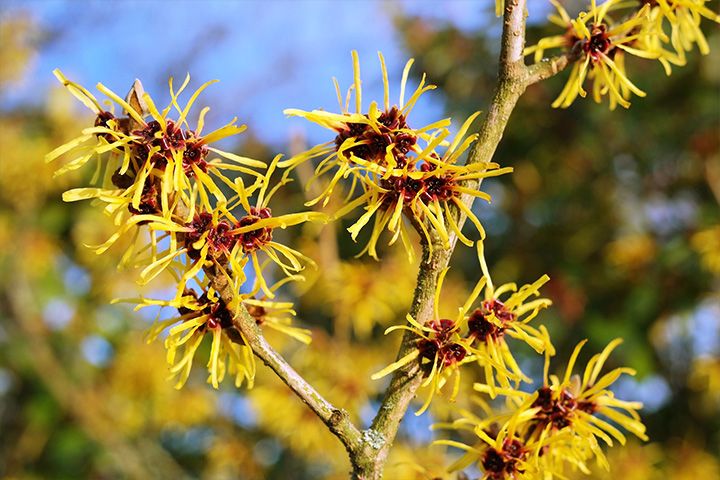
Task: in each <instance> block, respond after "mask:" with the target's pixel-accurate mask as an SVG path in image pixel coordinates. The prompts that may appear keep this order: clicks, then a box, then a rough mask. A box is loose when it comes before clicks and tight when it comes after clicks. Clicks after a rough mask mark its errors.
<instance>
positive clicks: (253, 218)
mask: <svg viewBox="0 0 720 480" xmlns="http://www.w3.org/2000/svg"><path fill="white" fill-rule="evenodd" d="M279 160H280V156H279V155H278V156H277V157H275V159H273V161H272V163H271V164H270V166H269V167H268V170H267V172H266V174H265V175H264V176H262V177H261V178H260V180H259V182H258V183H255V184H254V185H252V186H251V187H250V188H247V189H246V188H245V186H244V185H243V182H242V179H240V178H238V179H236V180H235V184H234V185H235V187H236V191H237V192H238V195H236V196H235V197H233V199H231V200H232V203H231V205H230V206H229V208H230V209H233V208H235V207H238V206H239V207H242V208H243V209H244V210H245V215H243V216H241V217H239V218H233V223H234V228H233V229H232V230H230V231H229V232H228V233H229V234H230V235H233V236H234V238H235V241H236V242H237V243H236V245H238V246H239V248H241V249H242V252H243V253H244V254H245V255H246V256H248V257H249V258H250V261H251V263H252V266H253V269H254V271H255V276H256V278H257V280H258V282H259V289H260V291H262V292H263V294H264V295H267V297H268V298H273V297H274V296H275V294H274V293H273V291H272V289H271V288H269V287H268V285H267V282H266V281H265V278H264V276H263V267H262V265H261V262H260V259H259V253H260V252H262V253H263V254H265V255H266V256H267V257H268V258H269V259H270V260H271V261H272V262H273V263H275V264H276V265H277V266H278V267H280V269H281V270H282V271H283V273H284V274H285V275H287V276H292V275H294V274H295V273H297V272H299V271H301V270H302V269H303V268H304V265H303V264H309V265H313V266H314V265H315V263H314V262H313V261H312V260H311V259H310V258H308V257H306V256H305V255H303V254H302V253H300V252H299V251H297V250H295V249H293V248H290V247H288V246H285V245H283V244H281V243H278V242H275V241H273V230H274V229H276V228H282V229H285V228H287V227H289V226H292V225H297V224H300V223H303V222H307V221H312V222H322V223H325V222H327V215H325V214H324V213H319V212H312V211H307V212H299V213H289V214H286V215H280V216H273V214H272V210H271V209H270V207H269V206H268V205H269V203H270V200H271V199H272V197H273V195H274V194H275V193H276V192H277V191H278V189H279V188H280V187H282V186H283V185H284V184H286V183H287V182H289V181H290V180H289V179H288V176H287V174H288V173H289V172H288V171H286V172H285V174H284V175H283V177H282V179H281V180H280V181H279V182H278V183H277V184H275V185H274V186H273V187H272V188H270V185H271V176H272V174H273V172H274V171H275V168H276V167H277V165H278V162H279ZM253 196H255V202H254V205H251V204H250V201H249V199H250V198H251V197H253Z"/></svg>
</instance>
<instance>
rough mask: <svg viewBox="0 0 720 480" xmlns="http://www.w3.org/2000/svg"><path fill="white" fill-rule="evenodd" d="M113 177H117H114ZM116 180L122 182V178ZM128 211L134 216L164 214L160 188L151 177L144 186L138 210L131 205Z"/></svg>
mask: <svg viewBox="0 0 720 480" xmlns="http://www.w3.org/2000/svg"><path fill="white" fill-rule="evenodd" d="M113 177H115V176H114V175H113ZM116 180H118V181H121V180H120V177H118V178H117V179H116ZM125 180H126V179H123V180H122V181H125ZM128 211H130V213H132V214H133V215H154V214H159V213H161V212H162V209H161V199H160V187H159V185H157V184H156V182H155V181H154V180H153V179H151V178H149V177H148V178H147V179H145V184H144V185H143V190H142V195H141V196H140V203H139V204H138V208H135V207H134V206H133V205H132V203H131V204H130V205H128ZM144 223H146V222H141V223H139V224H138V225H143V224H144Z"/></svg>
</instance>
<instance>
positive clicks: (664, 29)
mask: <svg viewBox="0 0 720 480" xmlns="http://www.w3.org/2000/svg"><path fill="white" fill-rule="evenodd" d="M551 2H552V3H553V5H554V6H555V7H556V9H557V12H558V13H557V15H552V16H550V21H551V22H552V23H554V24H556V25H557V26H559V27H561V28H563V29H564V30H565V32H564V33H563V34H562V35H555V36H551V37H547V38H543V39H541V40H540V41H539V42H538V43H537V44H536V45H533V46H531V47H528V48H526V49H525V53H526V54H533V53H534V55H535V61H536V62H538V61H540V60H541V59H542V57H543V55H544V53H545V51H546V50H549V49H555V48H564V49H565V50H566V52H568V53H569V55H570V56H571V57H573V58H575V59H576V62H575V64H574V65H573V67H572V70H571V72H570V77H569V79H568V81H567V83H566V85H565V88H564V89H563V90H562V92H561V93H560V95H559V96H558V98H557V99H556V100H555V101H554V102H553V104H552V105H553V107H562V108H567V107H569V106H570V105H571V104H572V103H573V102H574V101H575V99H576V98H577V97H578V96H581V97H585V96H586V95H587V92H586V91H585V89H584V88H583V85H584V83H585V80H586V79H590V80H592V96H593V99H594V100H595V101H596V102H600V101H601V100H602V98H603V97H605V96H607V97H608V100H609V105H610V109H614V108H615V107H616V106H617V105H621V106H622V107H625V108H627V107H629V106H630V96H631V94H635V95H637V96H640V97H644V96H645V92H643V91H642V90H641V89H640V88H638V87H637V86H636V85H635V84H634V83H633V82H632V81H631V80H630V79H629V78H628V76H627V72H626V70H625V57H626V55H630V56H635V57H640V58H646V59H653V60H658V61H659V62H660V63H661V64H662V65H663V67H664V69H665V72H666V73H667V74H668V75H670V73H671V65H677V66H683V65H685V64H686V62H687V60H686V55H685V54H686V52H688V51H690V50H692V49H693V45H695V44H697V45H698V48H699V50H700V52H701V53H702V54H703V55H705V54H707V53H708V52H709V48H708V45H707V41H706V40H705V37H704V35H703V33H702V31H701V30H700V23H701V20H702V18H707V19H709V20H711V21H714V22H720V15H718V14H716V13H714V12H712V11H711V10H710V9H709V8H707V7H706V6H705V4H706V3H707V0H638V1H630V2H628V1H626V0H606V1H605V2H603V3H602V4H601V5H597V1H596V0H592V1H591V5H590V9H589V11H587V12H581V13H580V14H579V15H578V16H577V18H572V17H571V16H570V15H569V14H568V12H567V11H566V10H565V9H564V8H563V7H562V5H560V3H559V2H558V1H557V0H551ZM668 30H669V33H668ZM668 47H669V48H668Z"/></svg>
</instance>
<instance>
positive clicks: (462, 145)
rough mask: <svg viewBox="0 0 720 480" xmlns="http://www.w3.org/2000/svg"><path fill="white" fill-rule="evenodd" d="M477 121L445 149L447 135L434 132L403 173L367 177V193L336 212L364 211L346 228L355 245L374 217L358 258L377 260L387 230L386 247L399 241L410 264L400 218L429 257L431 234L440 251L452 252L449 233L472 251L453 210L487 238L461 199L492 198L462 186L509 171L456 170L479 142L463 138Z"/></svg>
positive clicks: (494, 167) (493, 166) (480, 166)
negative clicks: (465, 196) (366, 256)
mask: <svg viewBox="0 0 720 480" xmlns="http://www.w3.org/2000/svg"><path fill="white" fill-rule="evenodd" d="M478 115H479V112H477V113H475V114H473V115H471V116H470V117H469V118H468V119H467V120H466V121H465V123H463V125H462V126H461V127H460V130H459V131H458V133H457V135H456V136H455V138H454V139H453V140H452V142H450V143H449V144H448V143H447V142H446V140H445V139H446V138H447V137H448V135H449V132H448V131H447V130H439V131H437V132H434V133H433V135H432V137H431V138H432V141H431V142H430V143H429V144H428V146H427V147H426V148H425V149H424V150H423V151H421V152H419V153H418V154H417V155H416V156H414V157H412V158H413V161H412V162H409V163H407V164H406V165H405V167H404V168H402V169H394V170H392V171H390V172H389V174H390V176H389V177H382V178H379V179H378V178H376V177H374V176H373V177H371V180H372V182H370V181H368V182H366V186H367V187H366V188H367V190H366V192H365V193H364V194H363V195H361V196H359V197H358V198H356V199H355V200H353V201H352V202H349V203H348V204H347V205H345V206H344V207H342V208H341V209H340V210H339V211H338V212H336V214H335V215H336V217H340V216H343V215H345V214H347V213H349V212H350V211H352V210H354V209H355V208H357V207H359V206H360V205H365V213H364V214H363V215H362V216H361V217H360V218H359V219H358V220H357V221H356V222H355V223H354V224H353V225H352V226H350V227H349V228H348V231H349V232H350V233H351V236H352V239H353V240H355V239H356V238H357V236H358V234H359V233H360V231H361V230H362V229H363V228H364V227H365V225H367V224H368V223H369V221H370V220H371V219H372V218H373V217H374V224H373V226H372V233H371V234H370V239H369V240H368V244H367V245H366V247H365V249H364V250H363V251H362V252H360V255H362V254H364V253H366V252H367V253H368V254H369V255H370V256H371V257H373V258H375V259H377V258H378V257H377V250H376V247H377V242H378V239H379V237H380V235H381V234H382V232H383V231H384V230H385V229H386V228H387V230H388V231H389V232H390V233H391V234H392V237H391V239H390V242H389V245H392V244H393V243H395V242H396V241H397V239H398V238H400V239H401V240H402V242H403V246H404V247H405V250H406V251H407V252H408V258H409V260H410V261H411V262H412V260H413V258H414V249H413V247H412V244H411V242H410V240H409V233H408V231H407V226H406V224H405V222H404V221H403V214H405V216H406V217H408V218H409V220H410V222H411V223H412V225H413V226H414V227H415V228H416V229H417V230H418V231H420V232H422V235H423V237H424V240H425V242H426V244H427V245H428V246H429V248H430V250H431V251H432V249H433V248H434V247H433V243H434V242H433V238H432V235H431V233H430V232H431V230H432V231H434V232H436V233H437V235H438V236H439V238H440V241H441V243H442V248H449V246H450V233H449V231H448V228H449V229H450V231H452V232H454V233H455V234H456V235H457V236H458V238H459V239H460V241H461V242H463V243H464V244H466V245H468V246H472V245H473V242H472V241H471V240H470V239H468V238H467V237H466V236H465V235H464V234H463V233H462V232H461V230H460V226H459V225H458V223H457V222H456V221H455V217H454V215H453V213H452V211H451V208H458V209H460V210H461V211H462V212H464V213H465V214H466V215H467V217H468V218H469V219H470V221H471V222H472V223H473V224H474V225H475V226H476V228H477V229H478V231H479V233H480V237H481V238H484V237H485V230H484V228H483V226H482V225H481V223H480V220H479V219H478V218H477V217H476V216H475V214H474V213H473V212H472V211H471V210H470V209H469V208H468V207H467V206H466V205H465V204H464V203H463V202H462V199H461V195H463V194H469V195H472V196H474V197H477V198H482V199H484V200H486V201H488V202H489V201H490V195H488V194H487V193H485V192H482V191H480V190H478V189H474V188H468V187H467V186H465V185H466V183H467V182H468V181H475V180H479V179H482V178H486V177H493V176H498V175H502V174H504V173H508V172H511V171H512V168H510V167H506V168H499V165H498V164H497V163H491V162H487V163H483V162H478V163H475V164H472V165H470V166H465V165H457V161H458V159H459V158H460V156H461V155H462V154H463V153H465V151H466V150H467V149H468V148H469V147H470V146H471V145H472V144H473V142H475V140H476V139H477V134H473V135H469V136H467V137H465V135H466V133H467V131H468V129H469V128H470V125H471V124H472V122H473V121H474V120H475V119H476V118H477V116H478ZM441 145H445V146H446V148H445V152H444V153H443V155H442V156H439V155H438V154H437V153H436V148H438V147H439V146H441ZM446 224H447V225H446Z"/></svg>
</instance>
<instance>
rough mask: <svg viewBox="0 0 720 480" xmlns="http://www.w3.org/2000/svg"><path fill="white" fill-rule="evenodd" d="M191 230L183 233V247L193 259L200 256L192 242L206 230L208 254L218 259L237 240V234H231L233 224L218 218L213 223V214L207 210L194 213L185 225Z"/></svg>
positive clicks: (228, 251) (225, 253)
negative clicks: (215, 222)
mask: <svg viewBox="0 0 720 480" xmlns="http://www.w3.org/2000/svg"><path fill="white" fill-rule="evenodd" d="M186 226H187V227H189V228H190V229H191V230H190V231H189V232H187V233H185V248H186V249H187V255H188V257H190V258H192V259H193V260H197V259H198V258H200V250H201V249H197V248H195V246H194V244H195V243H196V242H198V241H199V240H200V239H201V238H202V236H203V235H204V234H205V233H206V232H207V236H206V238H205V241H206V242H207V244H208V255H210V256H211V257H213V258H216V259H219V258H224V257H227V255H229V254H230V251H231V250H232V249H233V247H234V246H235V243H236V242H237V236H236V235H235V234H233V232H232V229H233V226H232V225H231V224H230V222H228V221H227V220H220V221H218V222H217V224H214V223H213V216H212V214H211V213H209V212H202V213H199V214H196V215H195V217H194V218H193V220H192V221H191V222H190V223H189V224H187V225H186Z"/></svg>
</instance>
